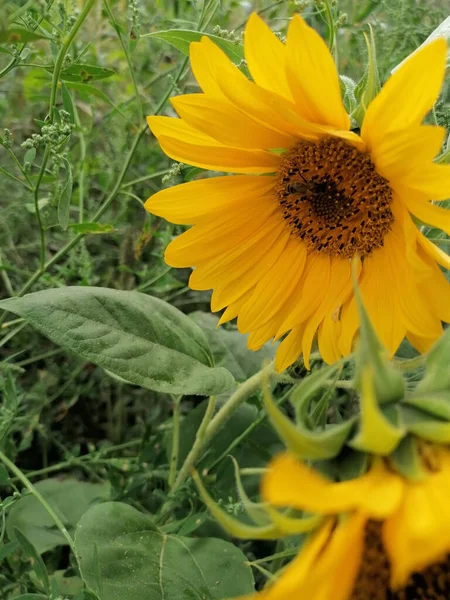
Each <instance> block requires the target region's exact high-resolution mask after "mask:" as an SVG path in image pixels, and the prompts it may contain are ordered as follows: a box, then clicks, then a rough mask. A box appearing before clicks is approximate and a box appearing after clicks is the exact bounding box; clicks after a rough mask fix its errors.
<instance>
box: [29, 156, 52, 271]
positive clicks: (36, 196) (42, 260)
mask: <svg viewBox="0 0 450 600" xmlns="http://www.w3.org/2000/svg"><path fill="white" fill-rule="evenodd" d="M49 156H50V147H49V146H47V147H46V148H45V152H44V156H43V158H42V164H41V168H40V170H39V175H38V178H37V181H36V185H35V188H34V193H33V195H34V209H35V211H36V217H37V221H38V225H39V237H40V247H41V250H40V260H39V270H40V271H42V270H43V269H44V266H45V254H46V246H45V229H44V225H43V223H42V218H41V209H40V208H39V188H40V187H41V182H42V177H43V176H44V171H45V166H46V164H47V161H48V159H49Z"/></svg>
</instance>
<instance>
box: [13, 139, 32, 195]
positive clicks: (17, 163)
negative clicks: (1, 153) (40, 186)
mask: <svg viewBox="0 0 450 600" xmlns="http://www.w3.org/2000/svg"><path fill="white" fill-rule="evenodd" d="M7 150H8V152H9V154H10V156H11V158H12V159H13V161H14V162H15V163H16V165H17V168H18V169H19V171H20V172H21V173H22V175H23V176H24V177H25V179H26V180H27V182H28V185H29V186H30V188H31V191H32V190H34V185H33V182H32V181H31V179H30V177H29V175H28V173H27V172H26V171H25V169H24V168H23V167H22V165H21V163H20V160H19V159H18V158H17V156H16V155H15V154H14V152H13V151H12V150H11V148H7Z"/></svg>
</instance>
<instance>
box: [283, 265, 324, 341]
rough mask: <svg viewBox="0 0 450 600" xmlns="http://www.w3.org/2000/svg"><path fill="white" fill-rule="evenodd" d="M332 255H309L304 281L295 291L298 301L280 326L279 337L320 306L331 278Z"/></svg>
mask: <svg viewBox="0 0 450 600" xmlns="http://www.w3.org/2000/svg"><path fill="white" fill-rule="evenodd" d="M330 265H331V260H330V257H329V256H328V255H326V254H313V255H309V256H308V259H307V263H306V268H305V272H304V277H303V281H301V282H300V285H299V287H298V289H297V290H296V291H295V292H294V293H295V294H296V297H297V298H298V303H297V304H296V306H295V307H294V308H293V310H292V312H290V313H289V314H288V315H287V316H286V319H285V320H284V321H283V324H282V325H281V326H280V328H279V330H278V332H277V337H279V336H281V335H282V334H283V333H285V332H286V331H289V329H292V328H293V327H295V326H297V325H300V324H301V323H303V322H305V321H306V319H308V318H309V317H310V316H311V315H312V314H313V313H314V311H315V310H316V309H317V308H318V307H319V306H320V303H321V302H322V300H323V298H324V296H325V293H326V290H327V289H328V284H329V280H330Z"/></svg>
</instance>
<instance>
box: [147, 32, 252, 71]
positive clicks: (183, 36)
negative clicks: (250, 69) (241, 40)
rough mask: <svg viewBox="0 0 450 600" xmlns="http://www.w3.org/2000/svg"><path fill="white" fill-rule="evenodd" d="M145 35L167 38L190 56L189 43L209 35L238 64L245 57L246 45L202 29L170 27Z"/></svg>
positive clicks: (167, 40)
mask: <svg viewBox="0 0 450 600" xmlns="http://www.w3.org/2000/svg"><path fill="white" fill-rule="evenodd" d="M144 37H155V38H158V39H161V40H165V41H166V42H168V43H169V44H171V45H172V46H175V48H177V50H180V51H181V52H182V53H183V54H185V55H186V56H189V44H191V42H199V41H200V40H201V39H202V37H208V38H209V39H210V40H211V41H212V42H214V44H216V46H219V48H221V49H222V50H223V51H224V52H225V54H227V55H228V57H229V58H231V60H232V61H233V62H235V63H236V64H239V63H240V62H241V60H243V58H244V46H243V45H242V44H237V43H235V42H233V41H231V40H226V39H224V38H221V37H217V36H216V35H211V34H209V33H204V32H202V31H191V30H189V29H168V30H167V31H155V32H153V33H147V34H145V35H141V38H144Z"/></svg>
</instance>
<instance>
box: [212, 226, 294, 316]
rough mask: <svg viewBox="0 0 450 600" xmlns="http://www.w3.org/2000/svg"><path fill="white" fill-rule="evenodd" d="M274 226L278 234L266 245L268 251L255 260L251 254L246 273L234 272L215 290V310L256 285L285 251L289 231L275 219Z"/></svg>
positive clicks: (213, 304)
mask: <svg viewBox="0 0 450 600" xmlns="http://www.w3.org/2000/svg"><path fill="white" fill-rule="evenodd" d="M273 227H274V230H275V233H276V234H278V235H277V237H276V239H275V242H274V243H273V244H272V246H270V248H266V247H265V249H266V252H263V254H262V257H261V259H260V260H259V261H257V262H253V259H252V257H251V256H249V260H248V265H247V269H246V271H245V272H244V273H239V274H238V275H236V274H235V272H232V273H231V274H230V275H231V276H230V277H229V278H228V280H227V281H226V282H225V283H224V282H221V284H220V285H218V287H217V288H216V289H215V290H214V292H213V294H212V297H211V308H212V310H213V311H216V310H220V309H222V308H224V307H225V306H227V304H230V303H231V302H234V301H235V300H236V299H237V298H239V297H240V296H241V295H242V294H243V293H244V292H245V291H246V290H248V289H249V288H250V287H254V286H255V285H256V284H257V283H258V281H259V280H260V279H261V277H263V276H264V274H265V273H266V272H267V270H268V269H270V268H271V266H272V265H273V263H274V262H275V261H276V260H277V258H278V257H279V256H280V254H281V253H282V252H283V250H284V248H285V247H286V244H287V242H288V240H289V232H288V231H286V228H285V227H284V223H277V222H276V221H275V223H274V225H273Z"/></svg>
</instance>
